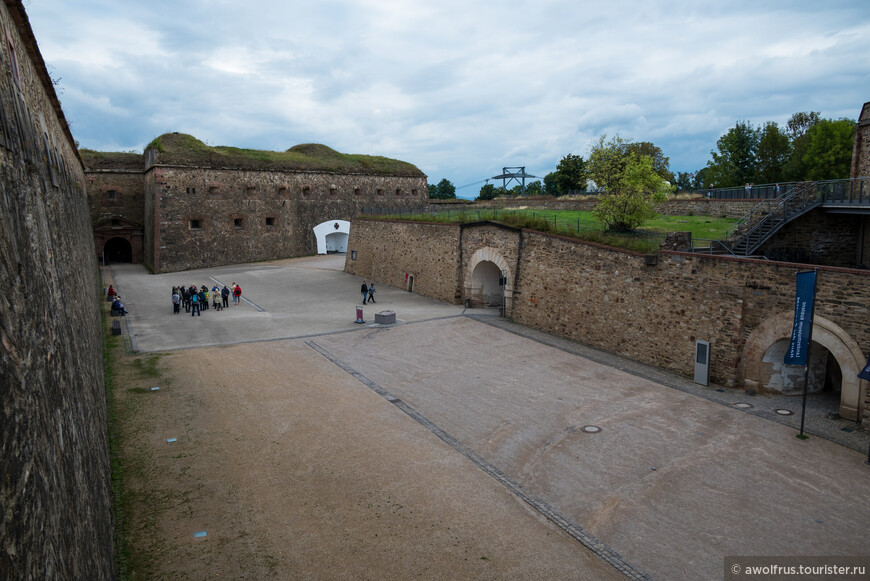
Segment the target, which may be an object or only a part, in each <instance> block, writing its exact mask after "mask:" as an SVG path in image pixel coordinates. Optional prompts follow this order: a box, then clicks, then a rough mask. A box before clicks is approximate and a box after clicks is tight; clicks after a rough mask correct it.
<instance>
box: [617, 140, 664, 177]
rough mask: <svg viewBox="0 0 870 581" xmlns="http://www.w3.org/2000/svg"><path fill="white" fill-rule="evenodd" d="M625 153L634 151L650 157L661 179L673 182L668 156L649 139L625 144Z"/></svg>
mask: <svg viewBox="0 0 870 581" xmlns="http://www.w3.org/2000/svg"><path fill="white" fill-rule="evenodd" d="M624 150H625V152H626V153H632V152H633V153H636V154H638V155H641V156H646V157H649V158H650V159H652V161H653V169H654V170H655V172H656V173H657V174H659V176H660V177H661V178H662V179H663V180H667V181H669V182H671V183H674V181H675V178H674V174H673V173H672V172H671V168H670V162H671V160H670V158H669V157H666V156H665V154H664V152H663V151H662V150H661V148H660V147H658V146H657V145H653V144H652V143H650V142H649V141H638V142H635V143H626V144H625V149H624Z"/></svg>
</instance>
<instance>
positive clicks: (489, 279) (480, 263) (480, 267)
mask: <svg viewBox="0 0 870 581" xmlns="http://www.w3.org/2000/svg"><path fill="white" fill-rule="evenodd" d="M501 273H505V279H506V280H505V286H504V297H505V315H507V313H509V312H510V310H511V304H512V301H513V292H514V287H513V278H514V277H513V273H512V272H511V269H510V266H509V265H508V263H507V261H506V260H505V259H504V257H503V256H502V255H501V253H500V252H499V251H498V250H496V249H495V248H492V247H491V246H485V247H484V248H480V249H479V250H478V251H477V252H475V253H474V254H473V255H472V256H471V258H470V259H469V261H468V266H467V268H466V271H465V277H464V281H465V283H464V289H463V292H464V295H465V298H467V299H470V300H471V302H472V304H478V305H480V304H487V302H488V301H487V297H489V298H490V299H492V297H494V296H496V295H497V296H498V297H499V299H498V303H499V304H500V303H501V298H500V297H501V287H500V286H499V285H498V278H499V277H500V276H501ZM493 286H495V288H492V287H493ZM489 302H491V301H489Z"/></svg>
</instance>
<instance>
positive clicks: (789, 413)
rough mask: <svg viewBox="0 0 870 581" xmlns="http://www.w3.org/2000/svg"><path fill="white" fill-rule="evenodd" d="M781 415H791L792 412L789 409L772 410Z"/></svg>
mask: <svg viewBox="0 0 870 581" xmlns="http://www.w3.org/2000/svg"><path fill="white" fill-rule="evenodd" d="M773 411H775V412H776V413H778V414H779V415H781V416H793V415H794V412H793V411H791V410H773Z"/></svg>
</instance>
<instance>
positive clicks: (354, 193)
mask: <svg viewBox="0 0 870 581" xmlns="http://www.w3.org/2000/svg"><path fill="white" fill-rule="evenodd" d="M353 195H354V196H359V195H362V188H354V189H353Z"/></svg>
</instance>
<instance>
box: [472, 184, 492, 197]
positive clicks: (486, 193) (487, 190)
mask: <svg viewBox="0 0 870 581" xmlns="http://www.w3.org/2000/svg"><path fill="white" fill-rule="evenodd" d="M476 199H477V200H494V199H495V186H494V185H492V184H486V185H485V186H483V187H482V188H480V193H479V194H478V195H477V198H476Z"/></svg>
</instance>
